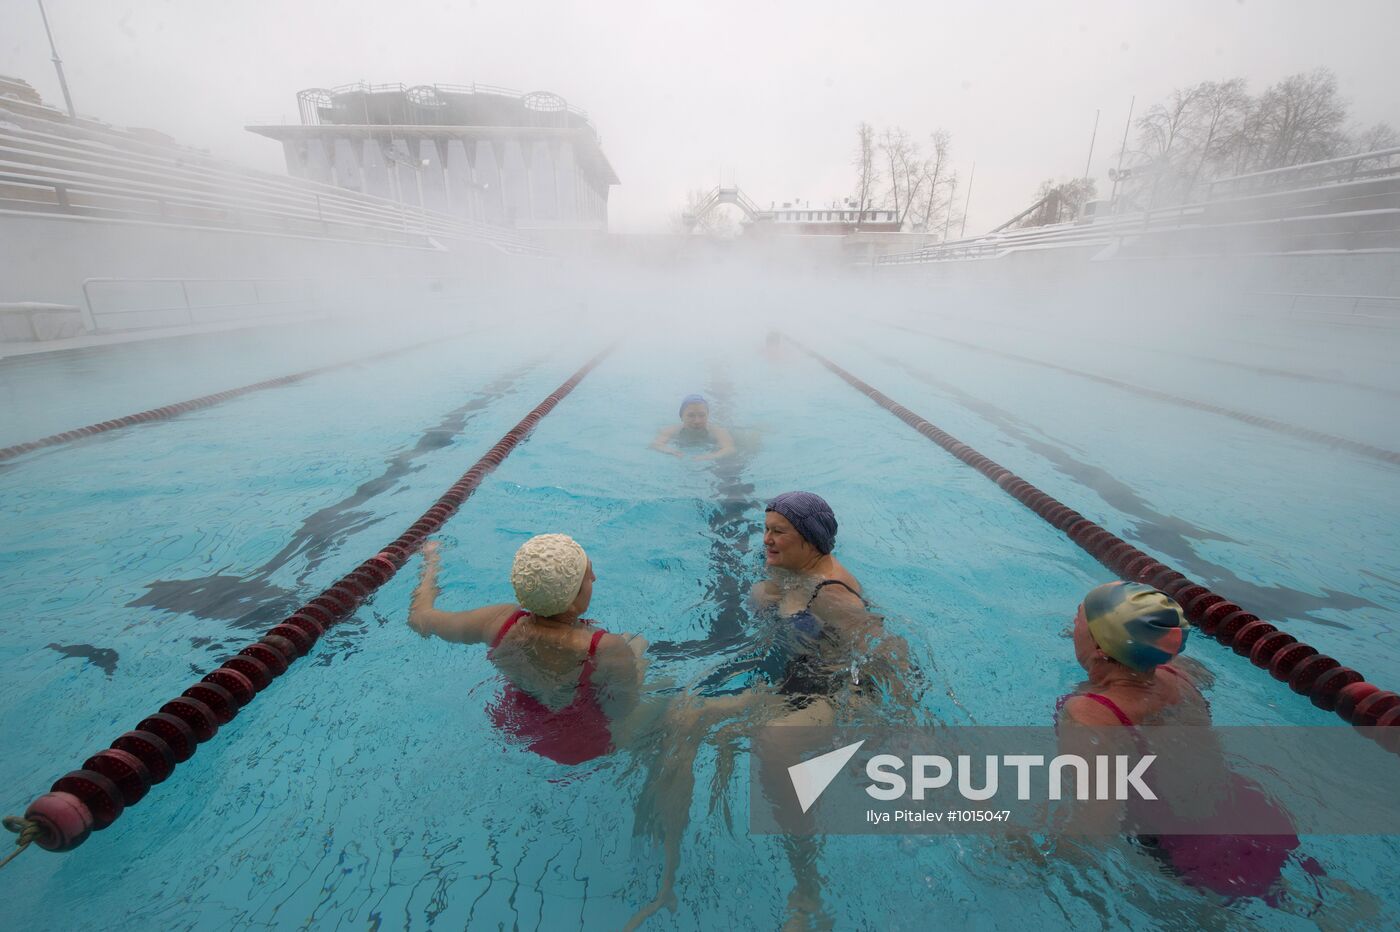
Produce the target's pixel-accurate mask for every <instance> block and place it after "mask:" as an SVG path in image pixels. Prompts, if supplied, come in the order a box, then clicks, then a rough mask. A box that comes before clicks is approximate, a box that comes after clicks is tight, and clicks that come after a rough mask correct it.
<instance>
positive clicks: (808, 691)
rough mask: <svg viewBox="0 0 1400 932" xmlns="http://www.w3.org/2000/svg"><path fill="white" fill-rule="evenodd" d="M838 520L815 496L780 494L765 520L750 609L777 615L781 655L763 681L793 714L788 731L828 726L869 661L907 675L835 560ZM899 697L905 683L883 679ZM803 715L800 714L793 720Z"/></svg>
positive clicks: (901, 656) (771, 660) (767, 665)
mask: <svg viewBox="0 0 1400 932" xmlns="http://www.w3.org/2000/svg"><path fill="white" fill-rule="evenodd" d="M836 530H837V524H836V515H835V514H834V513H833V512H832V510H831V506H830V505H828V504H827V503H826V501H825V500H824V499H823V498H822V497H821V496H819V495H816V494H814V493H812V492H784V493H783V494H781V495H778V496H776V497H775V498H774V499H773V500H772V501H770V502H769V503H768V505H767V507H766V509H765V511H764V515H763V557H764V564H765V566H766V567H767V568H768V572H769V577H768V579H765V580H763V581H762V582H760V583H758V584H756V585H755V586H754V587H753V592H752V596H753V601H754V605H755V606H756V607H758V608H760V609H770V610H774V611H775V612H776V614H777V615H778V617H779V618H780V619H781V620H782V624H781V627H780V630H778V631H777V632H776V634H777V638H776V640H777V641H778V642H779V644H780V645H781V647H782V649H780V650H777V651H772V652H770V653H769V655H768V657H767V658H765V662H764V665H763V666H762V667H761V668H760V669H762V671H763V673H764V676H765V678H767V679H768V681H769V682H771V683H772V684H773V685H774V686H775V687H776V688H777V690H778V693H779V694H780V695H783V696H785V697H787V703H788V706H789V708H790V709H791V710H792V713H793V714H792V715H791V716H789V717H788V719H787V720H786V721H785V722H784V723H785V724H811V725H817V724H828V723H830V722H831V721H833V720H834V718H835V714H836V706H835V702H836V699H837V697H838V696H839V695H840V694H842V693H843V692H845V691H846V690H847V689H848V688H849V689H852V690H853V691H855V692H856V693H857V694H858V692H859V687H860V686H861V685H862V684H861V667H862V666H865V665H866V664H867V663H869V661H870V659H871V658H872V655H876V657H877V658H878V659H879V660H880V661H881V662H880V663H877V664H874V667H875V668H876V669H880V668H889V667H890V666H891V665H892V666H893V669H894V670H897V671H899V673H900V674H903V673H905V672H907V660H906V658H907V651H906V645H905V644H904V642H903V640H902V639H901V638H898V637H892V636H889V635H887V634H885V632H884V630H883V625H882V620H881V618H880V617H879V616H878V615H874V614H871V612H870V611H869V610H868V608H867V606H866V602H865V599H864V597H863V596H862V595H861V587H860V583H859V582H858V581H857V580H856V578H855V577H854V576H853V575H851V572H850V571H849V570H847V569H846V567H844V566H842V565H841V562H840V561H839V560H837V559H836V557H835V556H833V555H832V550H833V549H834V548H835V546H836ZM885 680H886V682H885V684H884V685H885V686H886V688H887V689H889V690H890V691H891V692H892V693H894V694H896V695H897V696H899V697H900V698H907V697H906V696H904V692H903V680H902V676H898V675H897V676H889V677H886V678H885ZM798 713H801V714H798Z"/></svg>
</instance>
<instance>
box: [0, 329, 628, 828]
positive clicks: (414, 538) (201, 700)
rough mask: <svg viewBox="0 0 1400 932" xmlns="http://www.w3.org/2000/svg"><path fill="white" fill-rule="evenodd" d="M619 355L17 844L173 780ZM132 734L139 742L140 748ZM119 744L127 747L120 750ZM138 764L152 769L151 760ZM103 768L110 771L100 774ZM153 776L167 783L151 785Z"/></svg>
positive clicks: (96, 819) (537, 415)
mask: <svg viewBox="0 0 1400 932" xmlns="http://www.w3.org/2000/svg"><path fill="white" fill-rule="evenodd" d="M615 346H616V344H613V345H610V346H608V347H606V348H605V349H603V350H602V351H601V352H599V353H598V354H597V355H595V356H594V357H593V358H592V359H590V360H588V361H587V362H586V363H584V364H583V366H582V367H580V368H579V369H578V371H576V372H575V373H574V374H573V375H572V376H570V377H569V378H568V379H567V380H566V381H565V382H564V383H563V384H561V385H560V386H559V387H558V388H556V389H555V390H554V391H553V392H551V393H550V394H549V395H548V396H546V397H545V399H544V400H543V401H541V402H540V403H539V404H538V405H536V406H535V407H534V408H533V409H531V411H530V413H529V414H527V415H525V417H524V418H522V419H521V420H520V421H519V422H518V423H517V424H516V425H515V426H514V427H513V428H511V429H510V430H509V431H507V432H506V434H505V436H503V437H502V438H501V439H500V440H498V441H497V442H496V444H495V446H493V447H491V449H490V450H488V451H487V452H486V454H485V455H484V456H482V457H481V458H480V459H479V460H477V461H476V463H475V464H474V465H473V466H472V467H471V468H470V469H468V470H467V471H466V472H465V473H463V474H462V476H461V478H459V479H458V480H457V481H456V482H455V483H454V484H453V485H452V486H451V487H449V488H448V490H447V491H446V492H444V493H443V494H442V495H441V496H439V498H438V500H437V501H436V502H435V503H434V504H433V505H432V507H430V508H429V509H428V510H427V511H425V512H424V513H423V515H422V517H420V518H419V519H418V520H417V521H415V522H414V523H413V524H412V525H411V526H410V527H409V529H408V530H407V531H405V532H404V533H403V534H402V535H400V536H399V537H398V538H397V539H396V540H394V541H393V542H392V543H390V544H388V545H387V546H385V547H384V548H383V549H382V550H380V551H379V552H378V553H376V554H375V555H374V556H372V557H370V558H369V559H367V560H365V561H364V562H362V563H361V564H359V565H358V566H357V567H355V568H354V569H353V570H351V571H350V572H349V573H347V574H346V575H345V576H344V577H342V578H341V579H340V580H338V581H336V582H335V583H333V584H332V585H330V586H328V587H327V588H326V589H324V590H323V591H322V592H321V593H320V595H318V596H316V597H315V598H313V599H311V600H309V601H308V602H307V603H306V604H304V605H303V606H302V607H301V608H299V609H298V610H297V611H295V612H293V613H292V614H291V615H290V616H289V617H287V618H286V619H284V620H283V621H282V622H281V623H279V624H277V625H275V626H273V627H272V628H271V629H269V631H268V632H267V633H266V634H264V635H263V637H262V639H261V640H259V641H257V642H255V643H253V644H250V645H248V646H247V647H245V648H244V649H243V650H242V651H240V652H239V653H238V654H237V655H235V656H234V657H232V658H230V659H229V660H227V661H225V662H224V665H223V666H221V667H219V668H218V669H217V670H214V671H213V672H211V673H210V674H208V675H207V676H206V677H204V679H202V680H200V681H199V682H198V683H195V684H194V685H193V686H191V687H190V688H189V689H187V690H185V691H184V692H183V693H181V694H180V695H179V696H177V697H175V698H174V699H172V700H171V701H170V702H167V703H165V705H163V706H162V707H161V712H159V713H157V714H156V715H152V716H148V717H147V718H146V719H143V720H142V721H141V723H140V724H139V725H138V726H137V728H136V730H135V731H134V732H128V733H127V734H124V735H122V736H120V737H118V738H117V739H116V741H114V742H113V745H112V747H111V748H108V749H104V750H103V751H99V752H97V754H94V755H93V756H92V757H90V758H88V760H87V762H86V763H84V764H83V767H82V769H80V770H76V771H72V772H70V773H68V774H66V775H65V776H63V777H60V778H59V779H58V780H57V781H55V783H54V785H53V787H52V788H51V789H50V791H49V792H48V793H45V794H44V795H43V796H40V797H38V798H37V799H35V800H34V802H32V803H31V804H30V806H29V809H28V810H27V811H26V812H25V815H24V818H14V817H9V818H6V819H5V827H6V828H8V829H9V830H10V831H13V832H16V833H18V835H19V839H18V840H17V841H16V844H18V845H20V846H21V850H22V849H23V847H24V846H25V845H27V844H29V843H30V842H31V841H33V842H36V843H37V844H38V845H39V846H40V847H41V848H45V849H47V850H51V851H66V850H71V849H72V848H76V847H77V846H78V845H80V844H82V843H83V842H84V841H86V840H87V838H88V837H89V836H90V834H91V832H92V831H100V830H102V829H104V828H107V827H108V826H109V825H111V824H112V823H113V822H115V821H116V820H117V818H118V817H120V816H121V814H122V812H123V811H124V810H125V809H126V808H127V807H129V806H132V805H135V804H136V802H139V801H140V799H141V798H142V797H144V796H145V794H146V792H147V791H148V790H149V789H150V787H151V786H152V785H153V784H155V783H159V782H163V781H164V780H165V779H166V778H167V777H168V776H170V774H171V772H172V771H173V770H174V768H175V766H177V765H178V764H180V763H183V762H184V761H186V760H189V758H190V757H191V756H193V755H194V752H195V750H196V747H197V745H198V744H203V743H204V742H205V741H208V740H209V739H210V738H212V737H214V735H215V734H216V733H217V732H218V730H219V726H220V725H226V724H228V723H229V722H230V721H232V720H233V718H234V716H236V715H237V714H238V711H239V709H241V708H242V707H243V706H245V705H247V704H248V703H249V702H251V701H252V700H253V699H254V698H255V697H256V695H257V694H258V693H259V692H261V691H262V690H264V689H266V688H267V687H268V686H269V685H271V683H272V681H273V680H275V679H276V678H277V677H278V676H280V675H282V674H283V673H285V672H286V670H287V668H288V665H289V664H291V663H292V662H294V661H295V660H296V659H297V658H299V657H303V656H305V655H306V654H308V653H309V652H310V651H311V649H312V647H313V646H315V643H316V641H317V640H318V639H319V638H320V636H321V635H322V634H324V633H325V632H326V630H327V629H329V628H330V627H331V626H332V625H334V624H335V623H337V622H339V621H342V620H344V619H345V618H348V617H349V616H350V615H351V614H352V613H353V612H354V611H355V609H356V608H357V607H358V606H359V605H360V604H361V603H362V602H364V600H365V599H367V598H368V597H369V596H371V595H372V594H373V593H374V592H375V591H376V590H378V589H379V588H380V587H381V586H383V585H384V584H385V583H387V582H388V581H389V580H390V579H392V578H393V577H394V575H395V574H396V573H397V572H398V571H399V570H400V569H401V568H402V567H403V565H404V564H405V563H406V562H407V561H408V559H409V557H411V556H412V555H413V553H415V552H416V551H417V550H418V548H419V547H420V546H421V545H422V543H423V541H424V540H426V539H427V537H428V536H429V535H430V534H434V533H436V532H437V531H438V530H439V529H441V527H442V526H443V524H445V523H446V522H447V520H448V519H449V518H451V517H452V516H453V515H454V514H455V513H456V512H457V510H458V509H460V508H461V506H462V505H463V504H465V502H466V500H467V499H468V498H470V497H471V496H472V494H473V493H474V492H475V491H476V489H477V488H478V487H479V486H480V484H481V481H482V479H484V478H485V477H486V476H487V475H489V474H490V473H492V472H494V471H495V469H496V467H498V466H500V465H501V463H502V462H503V461H504V460H505V458H506V457H507V456H509V455H510V453H511V452H512V451H513V450H514V449H515V448H516V447H517V446H518V445H519V444H520V442H521V441H523V440H524V439H525V438H526V437H528V436H529V435H530V434H531V432H533V431H534V429H535V426H536V425H538V424H539V422H540V420H541V419H543V418H544V417H545V415H547V414H549V413H550V412H551V411H553V410H554V408H555V407H556V406H557V405H558V404H559V402H560V401H562V400H563V399H564V398H565V397H566V396H567V395H568V394H569V393H570V392H572V391H573V390H574V388H575V387H576V386H577V385H578V384H579V382H581V381H582V380H583V378H584V377H585V376H586V375H588V373H589V372H591V371H593V369H594V368H596V367H597V366H598V364H599V363H601V362H602V361H603V359H604V358H605V357H606V356H607V355H608V354H609V353H611V352H612V351H613V349H614V347H615ZM133 734H135V735H138V736H140V737H139V739H137V740H134V741H133V739H132V735H133ZM118 743H121V744H122V747H120V748H118V747H117V745H118ZM172 751H173V755H172ZM113 752H115V753H113ZM157 752H159V753H157ZM138 753H139V754H144V755H147V756H148V758H149V760H150V761H151V763H152V764H156V765H159V769H158V768H157V767H149V768H148V767H139V768H138V767H135V766H134V765H132V764H131V763H130V761H129V759H130V758H131V757H132V756H133V755H135V754H138ZM138 760H140V762H141V763H142V764H145V763H146V758H138ZM98 767H101V768H103V769H104V770H105V771H106V772H98V771H97V770H96V768H98ZM152 774H158V775H159V776H158V777H155V778H153V777H152ZM75 813H77V814H79V815H81V818H79V817H78V815H75Z"/></svg>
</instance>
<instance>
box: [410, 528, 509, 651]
mask: <svg viewBox="0 0 1400 932" xmlns="http://www.w3.org/2000/svg"><path fill="white" fill-rule="evenodd" d="M441 565H442V560H441V558H440V557H439V555H438V542H437V541H435V540H430V541H427V542H426V543H424V544H423V575H422V576H421V577H420V578H419V580H418V588H416V589H414V590H413V598H412V599H411V600H410V601H409V604H408V626H409V627H410V628H412V629H413V630H414V631H417V632H418V633H419V634H421V635H422V636H423V637H425V638H426V637H432V636H434V635H436V636H437V637H440V638H442V639H443V640H444V641H454V642H456V643H458V644H483V643H486V642H487V641H489V640H490V639H491V637H492V636H493V635H494V634H495V633H496V631H497V629H499V628H500V626H501V624H502V623H503V622H504V621H505V620H506V619H507V618H508V617H510V614H511V612H512V611H514V610H515V606H513V605H487V606H485V607H484V608H474V609H472V610H470V611H466V612H445V611H443V610H441V609H439V608H438V607H437V606H436V605H435V604H434V603H435V602H436V601H437V596H438V584H437V577H438V570H439V569H441Z"/></svg>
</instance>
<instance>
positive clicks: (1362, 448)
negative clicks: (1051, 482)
mask: <svg viewBox="0 0 1400 932" xmlns="http://www.w3.org/2000/svg"><path fill="white" fill-rule="evenodd" d="M897 329H900V330H905V331H908V332H909V333H917V334H919V335H921V336H926V337H929V338H930V339H934V340H940V341H942V342H944V343H951V344H953V345H954V346H961V347H962V348H963V349H969V350H972V351H973V352H974V353H986V354H988V355H990V356H1000V357H1001V358H1003V359H1010V360H1012V361H1014V362H1021V363H1026V364H1027V365H1032V366H1041V367H1044V368H1046V369H1052V370H1054V371H1056V372H1063V373H1065V374H1066V375H1072V376H1075V377H1077V378H1081V379H1088V380H1089V381H1091V382H1098V383H1099V384H1100V385H1108V386H1111V387H1113V388H1117V389H1120V390H1122V391H1125V392H1130V393H1132V394H1134V395H1140V396H1141V397H1143V398H1151V399H1152V400H1153V401H1165V402H1167V403H1168V404H1174V405H1180V406H1182V407H1185V408H1193V409H1195V410H1197V411H1205V412H1208V413H1210V414H1218V415H1220V416H1221V417H1228V418H1230V419H1232V420H1236V421H1240V422H1241V423H1244V424H1250V425H1252V426H1254V427H1262V428H1264V429H1265V430H1272V431H1274V432H1276V433H1280V434H1286V435H1287V436H1290V437H1297V438H1299V439H1302V440H1311V441H1313V442H1314V443H1320V444H1323V445H1325V446H1333V447H1340V448H1342V449H1344V450H1350V451H1351V452H1352V453H1359V454H1361V455H1362V456H1369V457H1371V458H1372V459H1377V460H1380V461H1382V462H1385V463H1392V464H1396V465H1400V453H1397V452H1395V451H1394V450H1387V449H1385V448H1384V447H1378V446H1375V445H1373V444H1369V443H1362V442H1361V441H1359V440H1350V439H1348V438H1346V437H1339V436H1337V435H1336V434H1329V433H1325V432H1324V431H1320V430H1313V429H1312V428H1311V427H1303V426H1301V425H1299V424H1289V423H1288V422H1286V421H1280V420H1276V419H1274V418H1271V417H1264V416H1263V415H1260V414H1249V413H1248V412H1245V411H1236V410H1235V409H1233V408H1226V407H1224V406H1222V405H1217V404H1211V403H1210V402H1208V401H1196V400H1195V399H1194V398H1185V397H1183V396H1181V395H1173V394H1172V393H1170V392H1163V391H1158V390H1157V389H1155V388H1144V387H1143V386H1141V385H1133V384H1132V383H1130V382H1121V381H1119V380H1118V379H1110V378H1108V377H1107V376H1103V375H1095V374H1094V373H1092V372H1084V371H1083V370H1081V369H1072V368H1070V367H1069V366H1061V365H1059V364H1058V363H1053V362H1048V361H1046V360H1043V359H1035V358H1033V357H1031V356H1021V355H1019V354H1017V353H1009V352H1006V351H1005V350H998V349H992V348H991V347H990V346H981V345H979V344H977V343H968V342H966V341H964V340H958V339H955V338H953V337H945V336H940V335H938V334H935V333H928V332H926V331H923V330H914V329H913V328H911V327H899V328H897Z"/></svg>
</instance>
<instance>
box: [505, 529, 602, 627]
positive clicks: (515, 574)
mask: <svg viewBox="0 0 1400 932" xmlns="http://www.w3.org/2000/svg"><path fill="white" fill-rule="evenodd" d="M587 572H588V554H586V553H584V552H583V548H582V547H580V546H579V545H578V543H577V542H575V541H574V539H573V538H572V537H570V536H569V535H567V534H540V535H538V536H537V537H532V538H530V539H529V540H527V541H525V543H523V544H521V545H520V549H519V550H517V551H515V562H514V563H512V564H511V567H510V584H511V585H512V586H513V587H515V597H516V599H517V600H519V602H520V604H521V606H522V607H524V608H525V610H526V611H529V612H532V613H533V614H535V615H540V616H542V617H546V618H547V617H549V616H550V615H558V614H559V613H560V612H563V611H565V610H567V609H568V607H569V606H570V605H572V604H573V602H574V597H575V596H577V595H578V590H579V587H581V586H582V585H583V577H584V576H585V575H586V574H587Z"/></svg>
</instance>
